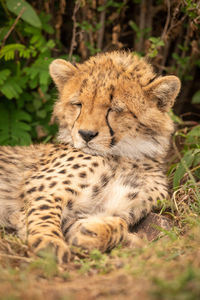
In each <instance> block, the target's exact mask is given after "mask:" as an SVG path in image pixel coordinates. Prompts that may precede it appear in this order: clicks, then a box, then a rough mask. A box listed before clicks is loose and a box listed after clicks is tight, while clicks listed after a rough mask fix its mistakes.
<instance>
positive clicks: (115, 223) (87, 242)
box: [65, 216, 128, 252]
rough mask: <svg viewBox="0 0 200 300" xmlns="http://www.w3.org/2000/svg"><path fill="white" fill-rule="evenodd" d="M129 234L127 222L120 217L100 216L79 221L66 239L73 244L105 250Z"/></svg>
mask: <svg viewBox="0 0 200 300" xmlns="http://www.w3.org/2000/svg"><path fill="white" fill-rule="evenodd" d="M127 235H128V226H127V223H126V222H125V221H124V220H123V219H121V218H120V217H112V216H109V217H108V216H106V217H105V216H104V217H99V216H98V217H89V218H87V219H81V220H79V221H77V222H76V223H75V224H74V225H72V227H71V228H70V230H69V232H67V234H66V236H65V239H66V241H67V242H68V243H69V244H70V245H72V246H76V247H80V248H82V249H86V250H89V251H91V250H92V249H99V250H100V251H102V252H105V251H106V250H110V249H112V248H113V247H115V246H116V245H117V244H119V243H121V242H123V241H124V240H126V238H127Z"/></svg>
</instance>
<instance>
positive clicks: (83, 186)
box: [79, 184, 89, 189]
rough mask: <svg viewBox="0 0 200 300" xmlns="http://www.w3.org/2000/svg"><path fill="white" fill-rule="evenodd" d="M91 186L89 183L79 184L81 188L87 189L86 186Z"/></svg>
mask: <svg viewBox="0 0 200 300" xmlns="http://www.w3.org/2000/svg"><path fill="white" fill-rule="evenodd" d="M88 186H89V184H80V185H79V187H80V188H81V189H85V188H87V187H88Z"/></svg>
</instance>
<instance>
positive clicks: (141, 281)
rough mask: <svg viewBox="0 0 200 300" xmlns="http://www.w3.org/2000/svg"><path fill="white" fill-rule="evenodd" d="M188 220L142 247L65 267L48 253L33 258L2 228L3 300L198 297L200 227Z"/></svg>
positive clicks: (191, 299) (78, 257)
mask: <svg viewBox="0 0 200 300" xmlns="http://www.w3.org/2000/svg"><path fill="white" fill-rule="evenodd" d="M180 220H181V219H179V221H180ZM184 220H186V219H184ZM186 221H187V226H184V227H182V228H181V227H180V224H179V226H176V224H175V223H174V224H175V226H174V227H172V228H171V229H170V230H165V229H164V230H160V231H161V232H162V234H161V236H162V237H159V238H157V239H156V240H154V241H152V242H146V244H145V246H144V247H142V248H138V249H129V248H126V247H120V246H119V247H118V248H117V249H116V248H115V249H113V250H112V251H111V252H110V253H108V254H101V253H100V252H99V251H98V250H94V251H93V252H91V253H90V254H89V255H87V254H85V253H81V252H80V253H78V255H75V256H74V259H73V261H72V262H70V263H69V264H66V265H63V266H62V267H58V266H57V264H56V262H55V257H53V256H52V254H51V253H50V252H45V253H42V254H41V255H42V257H41V258H38V257H29V256H28V254H29V253H28V248H27V246H26V245H23V244H22V243H21V241H20V240H19V239H18V238H16V236H15V235H13V233H5V232H4V231H3V230H2V231H1V240H0V299H1V300H18V299H22V300H32V299H38V300H40V299H41V300H43V299H45V298H46V299H48V300H57V299H58V300H76V299H78V300H81V299H89V300H90V299H91V300H92V299H99V300H101V299H115V300H116V299H125V298H126V299H141V300H146V299H156V300H162V299H163V300H168V299H169V300H172V299H174V300H179V299H181V300H182V299H184V300H195V299H200V284H199V282H200V248H199V245H200V226H199V225H200V223H199V220H198V217H197V216H196V215H195V214H193V215H192V214H191V215H190V216H188V219H187V220H186ZM181 222H182V223H184V222H183V220H181ZM176 223H177V220H176ZM179 223H180V222H179ZM172 225H173V224H172ZM159 236H160V235H159Z"/></svg>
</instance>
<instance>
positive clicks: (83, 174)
mask: <svg viewBox="0 0 200 300" xmlns="http://www.w3.org/2000/svg"><path fill="white" fill-rule="evenodd" d="M86 176H87V174H86V173H85V172H81V173H79V177H81V178H85V177H86Z"/></svg>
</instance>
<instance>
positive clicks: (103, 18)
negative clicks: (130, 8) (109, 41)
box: [97, 0, 106, 50]
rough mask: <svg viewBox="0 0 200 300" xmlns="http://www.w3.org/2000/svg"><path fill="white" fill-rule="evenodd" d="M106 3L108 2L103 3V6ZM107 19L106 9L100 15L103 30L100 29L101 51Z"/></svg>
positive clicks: (98, 40) (98, 44)
mask: <svg viewBox="0 0 200 300" xmlns="http://www.w3.org/2000/svg"><path fill="white" fill-rule="evenodd" d="M105 3H106V0H104V1H103V5H104V4H105ZM105 18H106V8H105V9H104V10H103V11H102V12H101V14H100V24H101V28H100V29H99V32H98V39H97V48H98V49H101V50H102V45H103V38H104V31H105Z"/></svg>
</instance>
